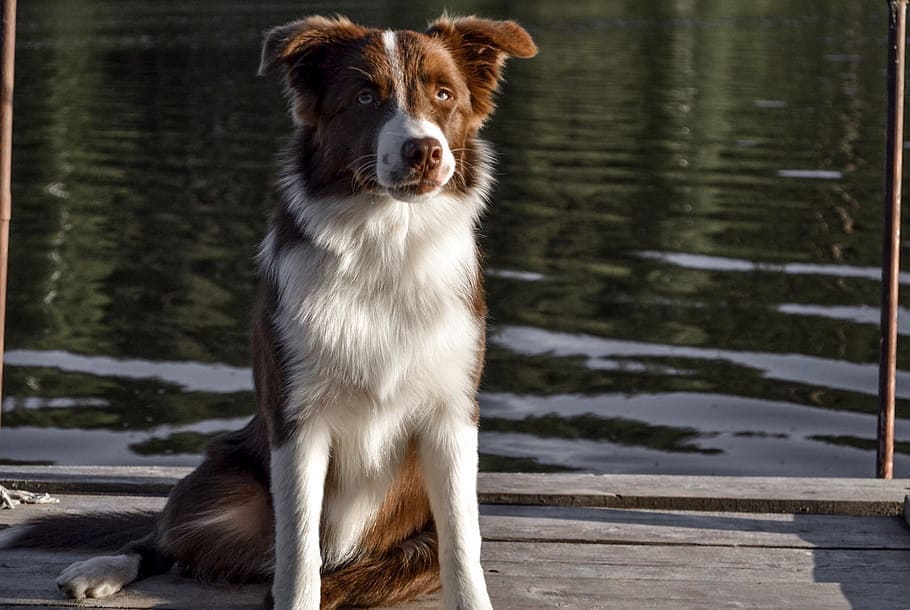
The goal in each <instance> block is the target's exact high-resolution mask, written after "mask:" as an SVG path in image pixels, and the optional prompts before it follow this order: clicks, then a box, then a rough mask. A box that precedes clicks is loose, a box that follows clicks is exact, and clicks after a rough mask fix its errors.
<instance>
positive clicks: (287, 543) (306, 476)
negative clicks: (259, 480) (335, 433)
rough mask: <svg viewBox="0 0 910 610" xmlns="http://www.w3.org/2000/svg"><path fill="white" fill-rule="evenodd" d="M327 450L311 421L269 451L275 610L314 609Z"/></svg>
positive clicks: (323, 431) (321, 431)
mask: <svg viewBox="0 0 910 610" xmlns="http://www.w3.org/2000/svg"><path fill="white" fill-rule="evenodd" d="M329 447H330V438H329V431H328V429H327V428H326V427H325V426H324V425H320V424H319V422H318V421H317V422H314V423H313V424H311V425H308V426H306V428H305V430H303V431H302V433H301V434H297V435H295V437H294V438H293V439H292V440H291V441H289V442H287V443H285V444H284V445H283V446H281V447H279V448H277V449H273V450H272V455H271V477H272V498H273V501H274V503H275V565H276V569H275V576H274V581H273V583H272V596H273V598H274V601H275V608H276V609H279V610H310V609H315V608H319V599H320V597H319V596H320V591H319V587H320V582H319V569H320V567H321V565H322V561H321V559H320V552H319V521H320V515H321V511H322V491H323V485H324V483H325V476H326V472H327V470H328V464H329Z"/></svg>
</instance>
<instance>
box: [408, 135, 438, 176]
mask: <svg viewBox="0 0 910 610" xmlns="http://www.w3.org/2000/svg"><path fill="white" fill-rule="evenodd" d="M401 158H402V159H404V161H405V163H407V164H408V165H409V166H410V167H413V168H415V169H422V170H424V171H426V170H430V169H434V168H435V167H437V166H438V165H439V164H440V163H441V162H442V144H440V142H439V140H437V139H436V138H411V139H410V140H405V142H404V144H402V145H401Z"/></svg>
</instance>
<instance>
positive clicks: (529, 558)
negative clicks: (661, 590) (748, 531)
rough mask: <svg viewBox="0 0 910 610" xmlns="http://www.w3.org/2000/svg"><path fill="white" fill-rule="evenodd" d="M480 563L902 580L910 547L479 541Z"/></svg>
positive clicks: (526, 570) (635, 573)
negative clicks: (881, 548) (830, 547)
mask: <svg viewBox="0 0 910 610" xmlns="http://www.w3.org/2000/svg"><path fill="white" fill-rule="evenodd" d="M483 557H484V568H485V570H486V571H487V572H490V573H495V574H499V575H501V576H515V577H529V578H535V579H536V578H558V577H563V578H565V579H566V580H567V581H568V580H573V579H575V578H608V579H609V578H618V579H639V580H664V581H684V580H710V579H712V578H723V579H724V580H726V581H729V582H765V583H777V582H787V583H796V582H802V583H806V584H810V583H813V582H838V583H841V584H845V585H846V584H863V583H864V584H868V585H873V584H888V583H894V582H906V583H908V584H907V591H908V592H910V551H883V550H866V549H811V550H810V549H793V548H753V547H689V546H683V545H679V546H657V545H633V544H617V545H598V544H565V543H538V542H484V547H483Z"/></svg>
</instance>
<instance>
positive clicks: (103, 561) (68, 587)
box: [57, 555, 139, 599]
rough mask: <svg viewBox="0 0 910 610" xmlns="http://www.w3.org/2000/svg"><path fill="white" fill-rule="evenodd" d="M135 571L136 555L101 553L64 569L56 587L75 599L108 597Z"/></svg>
mask: <svg viewBox="0 0 910 610" xmlns="http://www.w3.org/2000/svg"><path fill="white" fill-rule="evenodd" d="M138 575H139V556H138V555H104V556H101V557H92V558H91V559H86V560H85V561H77V562H76V563H74V564H72V565H71V566H69V567H68V568H66V569H65V570H63V572H61V573H60V576H59V577H57V588H58V589H60V591H62V592H63V593H64V594H65V595H68V596H69V597H72V598H74V599H85V598H86V597H108V596H110V595H113V594H114V593H116V592H117V591H119V590H120V589H121V588H123V586H124V585H126V584H129V583H131V582H133V581H134V580H136V576H138Z"/></svg>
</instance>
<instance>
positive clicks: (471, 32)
mask: <svg viewBox="0 0 910 610" xmlns="http://www.w3.org/2000/svg"><path fill="white" fill-rule="evenodd" d="M426 33H427V34H429V35H430V36H433V37H435V38H439V39H440V40H441V41H442V42H443V44H444V45H445V46H446V48H447V49H448V50H449V52H450V53H452V55H453V56H455V58H456V59H457V60H458V63H459V64H460V66H461V68H462V70H464V74H465V76H466V77H467V79H468V87H469V88H470V90H471V104H472V106H473V108H474V111H475V113H476V114H477V115H478V119H479V122H482V121H483V120H484V119H485V118H486V117H487V116H488V115H489V114H490V113H491V112H492V111H493V95H494V94H495V93H496V91H497V90H498V89H499V83H500V81H501V80H502V67H503V65H505V62H506V59H507V58H509V57H519V58H528V57H534V56H535V55H537V45H535V44H534V41H533V40H532V39H531V36H530V34H528V33H527V32H526V31H525V29H524V28H523V27H521V26H520V25H518V24H517V23H515V22H514V21H492V20H490V19H481V18H479V17H461V18H452V17H449V16H447V15H443V16H442V17H440V18H439V19H437V20H436V21H435V22H434V23H432V24H430V27H429V29H428V30H427V32H426Z"/></svg>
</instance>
